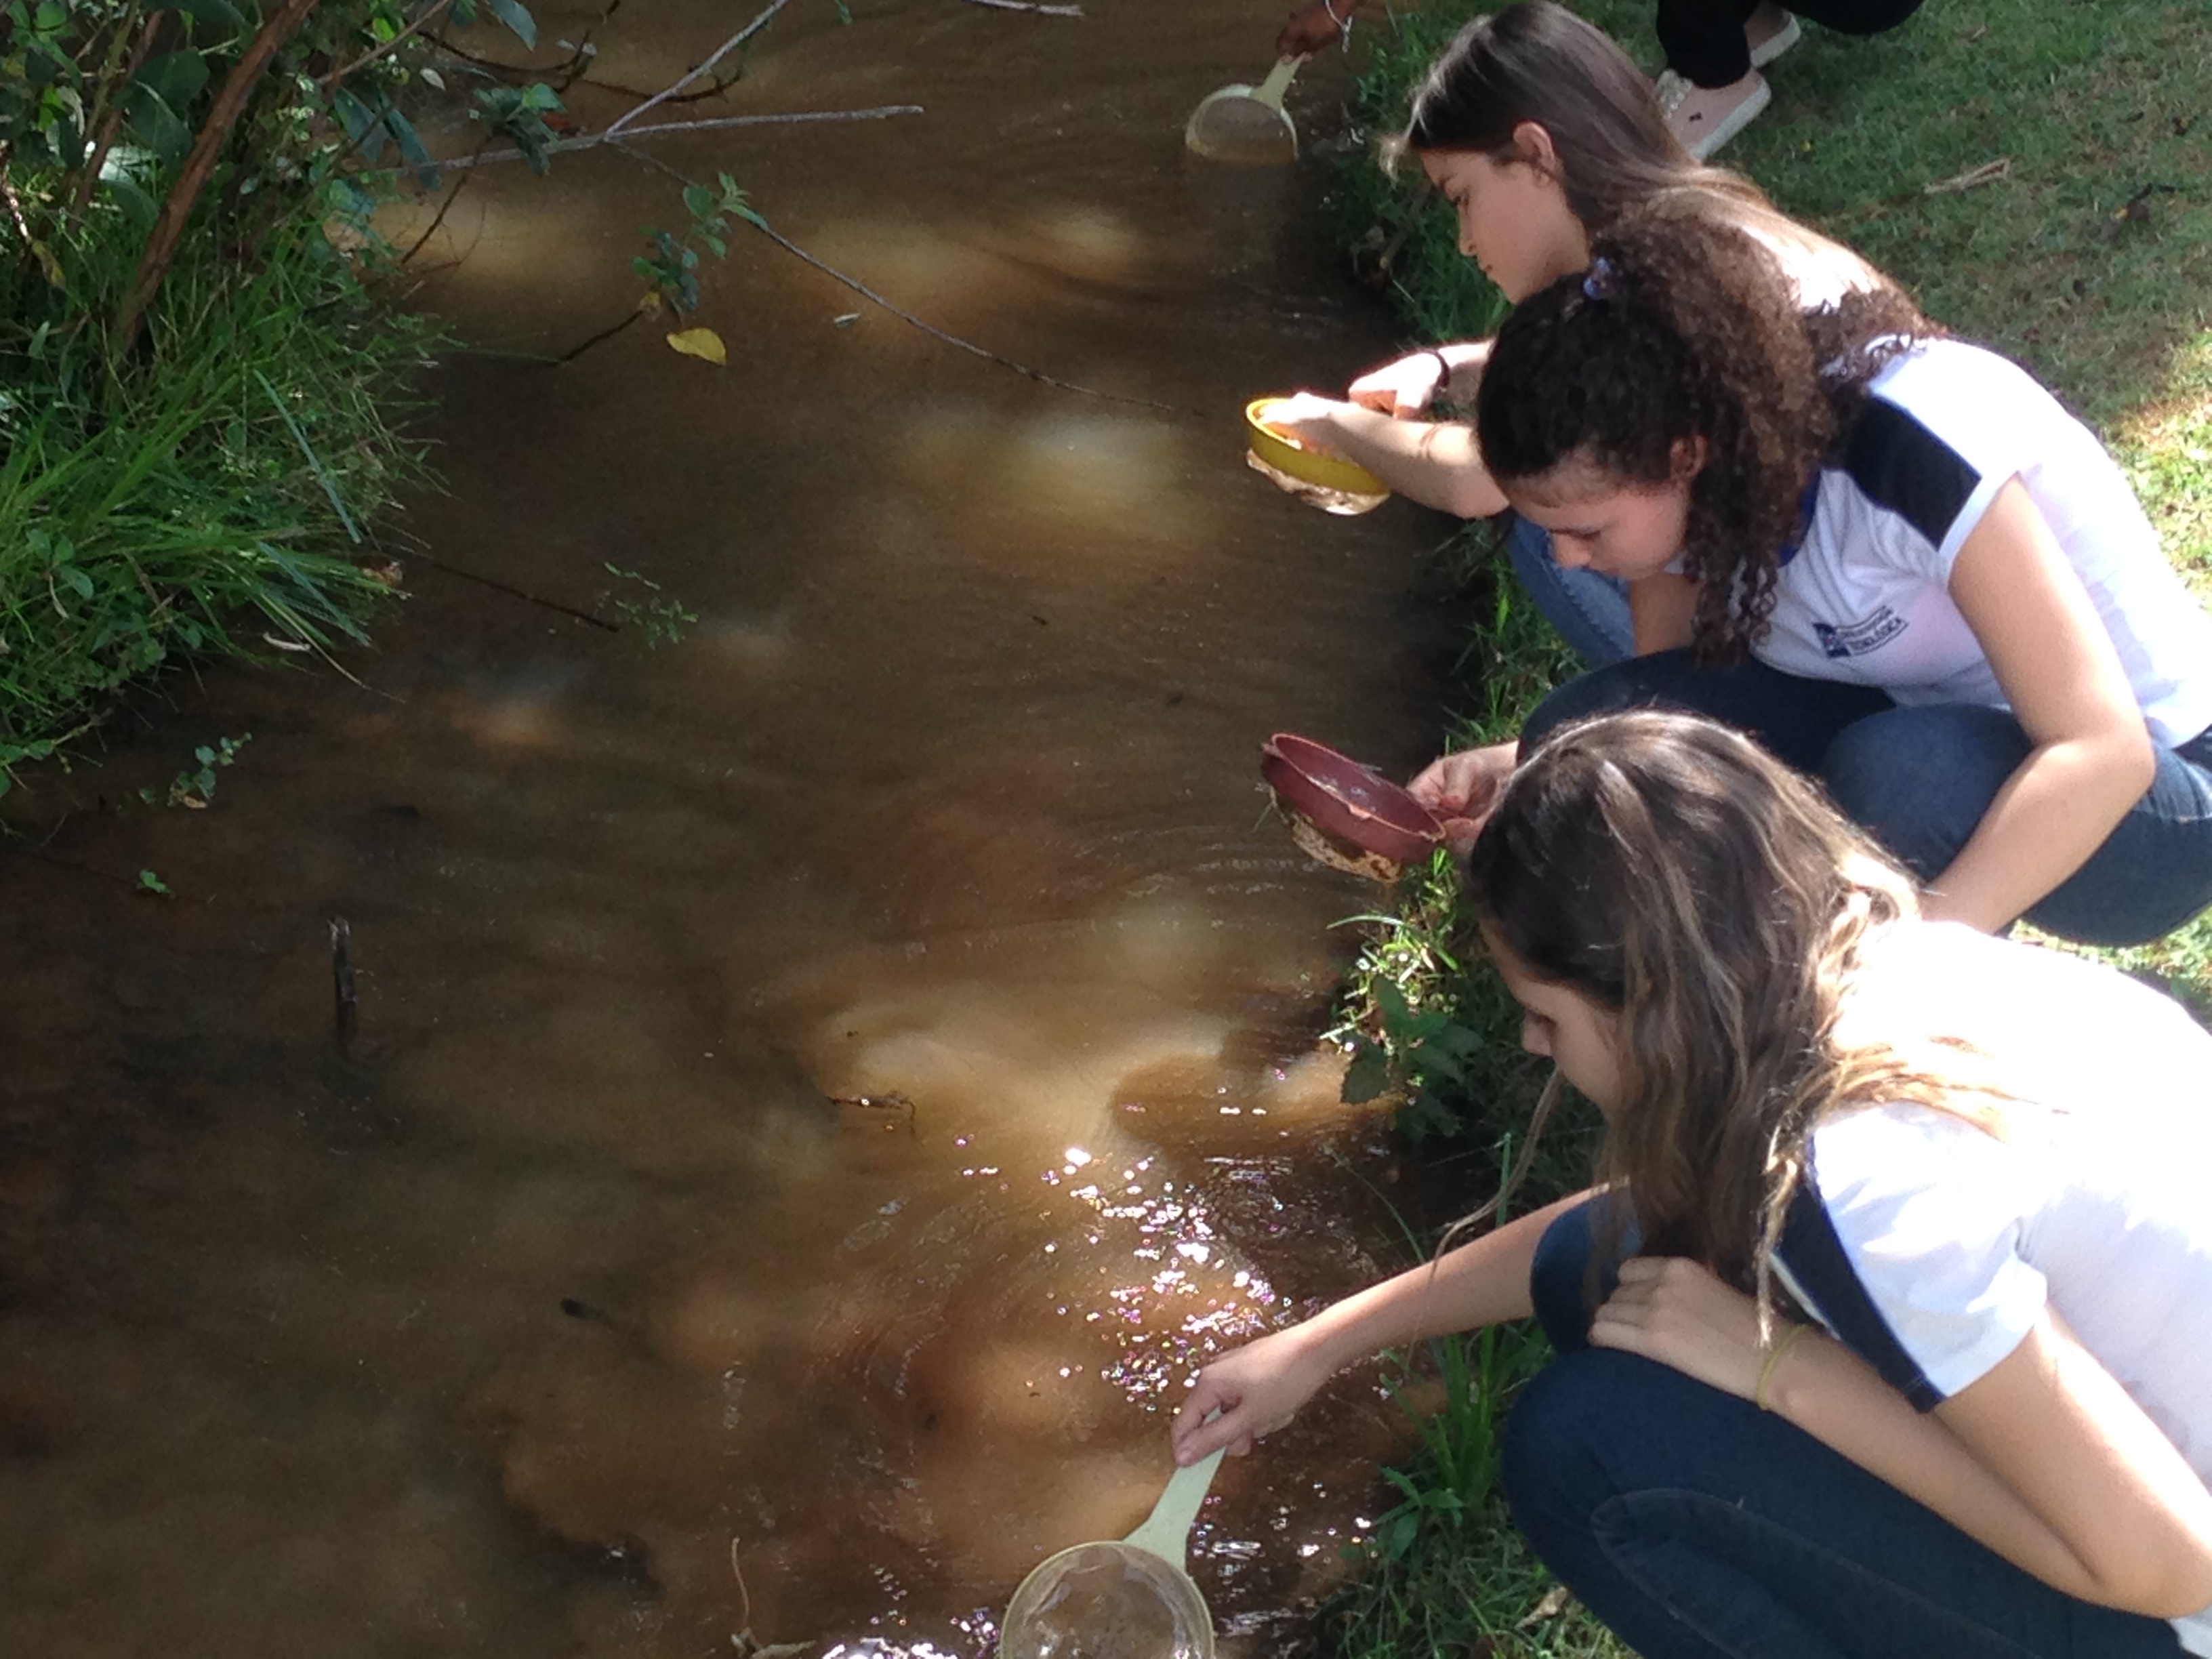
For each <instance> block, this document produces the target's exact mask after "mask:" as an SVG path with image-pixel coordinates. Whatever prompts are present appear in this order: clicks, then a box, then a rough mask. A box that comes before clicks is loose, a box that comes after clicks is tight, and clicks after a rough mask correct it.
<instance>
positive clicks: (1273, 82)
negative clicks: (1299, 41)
mask: <svg viewBox="0 0 2212 1659" xmlns="http://www.w3.org/2000/svg"><path fill="white" fill-rule="evenodd" d="M1304 61H1305V59H1304V58H1283V59H1281V60H1279V62H1278V63H1277V64H1276V65H1275V67H1274V68H1273V69H1271V70H1268V71H1267V79H1266V80H1264V81H1262V82H1260V84H1259V85H1258V86H1256V87H1255V88H1252V95H1253V97H1255V98H1256V99H1258V100H1260V101H1261V103H1263V104H1265V105H1267V107H1268V108H1270V109H1280V108H1282V106H1283V94H1285V93H1286V92H1288V91H1289V90H1290V89H1291V76H1294V75H1296V74H1297V72H1298V65H1299V64H1302V63H1304Z"/></svg>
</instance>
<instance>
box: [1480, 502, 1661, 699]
mask: <svg viewBox="0 0 2212 1659" xmlns="http://www.w3.org/2000/svg"><path fill="white" fill-rule="evenodd" d="M1512 517H1513V522H1512V524H1511V526H1510V528H1509V529H1508V530H1507V531H1506V532H1505V556H1506V557H1507V558H1508V559H1510V561H1512V564H1513V574H1515V575H1516V576H1518V577H1520V579H1521V586H1523V587H1525V588H1527V589H1528V597H1529V598H1530V599H1534V601H1535V602H1536V609H1537V610H1539V611H1542V612H1543V613H1544V617H1545V620H1547V622H1549V623H1551V624H1552V626H1553V627H1554V628H1556V629H1559V637H1560V638H1561V639H1563V640H1565V641H1566V642H1567V644H1568V645H1569V646H1570V647H1572V648H1573V649H1574V651H1575V653H1577V655H1579V656H1580V657H1581V658H1582V659H1583V661H1584V662H1586V663H1588V664H1589V665H1590V666H1591V667H1593V668H1602V667H1604V666H1605V665H1607V663H1615V662H1620V661H1622V660H1624V659H1626V658H1629V657H1632V656H1634V655H1635V654H1636V634H1635V630H1634V629H1632V628H1631V627H1630V626H1629V621H1628V584H1627V583H1626V582H1625V581H1621V580H1618V579H1616V578H1614V577H1612V576H1601V575H1599V574H1598V573H1597V572H1596V571H1595V570H1570V569H1568V568H1566V567H1565V566H1564V565H1562V564H1561V563H1560V562H1559V561H1558V560H1557V559H1554V558H1553V556H1552V538H1551V534H1550V532H1547V531H1544V530H1541V529H1539V528H1538V527H1537V526H1534V525H1533V524H1530V523H1529V522H1528V520H1526V519H1524V518H1522V516H1521V515H1520V514H1519V513H1515V514H1513V515H1512Z"/></svg>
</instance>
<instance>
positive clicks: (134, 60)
mask: <svg viewBox="0 0 2212 1659" xmlns="http://www.w3.org/2000/svg"><path fill="white" fill-rule="evenodd" d="M132 15H133V16H134V17H135V15H136V14H135V13H134V14H132ZM166 21H168V15H167V13H166V12H158V11H157V12H155V14H154V15H153V17H152V19H151V20H150V21H149V22H148V23H147V25H146V27H144V28H143V29H141V30H140V31H139V32H138V39H137V43H136V44H135V45H134V46H131V56H130V59H129V61H128V62H126V63H125V64H122V65H121V71H122V72H121V74H120V76H114V75H103V76H101V77H100V91H99V93H98V94H97V95H96V96H94V99H93V100H92V113H91V115H90V116H89V117H88V118H87V120H86V125H87V126H88V128H89V129H90V130H91V131H92V132H93V133H94V139H93V145H92V157H91V159H90V160H89V161H87V162H86V163H85V164H84V169H83V171H82V173H79V174H78V175H77V181H76V187H75V188H74V189H72V190H71V191H70V200H69V215H70V218H72V219H74V218H76V217H77V216H80V215H81V214H82V213H83V211H84V210H85V207H86V205H87V204H88V203H89V202H90V201H91V200H92V192H93V191H94V190H95V189H96V188H98V186H99V184H100V169H101V168H102V167H106V165H107V152H108V151H109V150H111V149H113V148H114V147H115V137H116V135H117V134H118V133H119V132H121V131H123V100H121V99H120V98H117V99H114V100H112V101H111V100H110V96H109V94H110V88H112V87H115V86H125V87H127V86H129V85H130V84H131V81H132V80H133V79H134V78H135V77H136V76H137V73H138V71H139V70H142V69H143V68H144V67H145V66H146V60H147V58H149V57H151V56H152V55H153V52H154V41H155V38H156V37H157V36H158V35H159V34H160V33H161V25H162V24H163V23H164V22H166ZM122 38H123V37H122V35H121V34H120V33H118V35H117V36H116V40H118V42H120V41H121V40H122ZM108 67H109V68H110V69H114V68H115V67H117V63H116V55H115V54H114V53H113V52H111V53H110V54H109V57H108Z"/></svg>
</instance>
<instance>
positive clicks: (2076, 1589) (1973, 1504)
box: [1771, 1332, 2100, 1601]
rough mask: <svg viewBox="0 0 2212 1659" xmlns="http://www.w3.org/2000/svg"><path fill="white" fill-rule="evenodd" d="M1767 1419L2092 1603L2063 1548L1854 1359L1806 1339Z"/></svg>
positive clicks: (1782, 1371) (2090, 1583)
mask: <svg viewBox="0 0 2212 1659" xmlns="http://www.w3.org/2000/svg"><path fill="white" fill-rule="evenodd" d="M1771 1395H1772V1401H1773V1406H1774V1409H1775V1410H1776V1411H1777V1412H1778V1413H1780V1414H1781V1415H1782V1416H1783V1417H1784V1418H1786V1419H1788V1420H1789V1421H1790V1422H1791V1423H1794V1424H1796V1425H1797V1426H1798V1427H1799V1428H1801V1429H1802V1430H1804V1431H1805V1432H1806V1433H1808V1434H1809V1435H1811V1436H1812V1437H1814V1439H1815V1440H1818V1441H1819V1442H1820V1443H1821V1444H1822V1445H1824V1446H1826V1447H1828V1448H1829V1449H1831V1450H1832V1451H1836V1452H1838V1453H1840V1454H1841V1455H1844V1457H1847V1458H1849V1459H1850V1461H1851V1462H1854V1463H1856V1464H1857V1465H1858V1466H1859V1467H1860V1468H1863V1469H1864V1470H1866V1471H1867V1473H1868V1474H1872V1475H1875V1476H1876V1477H1878V1478H1879V1479H1881V1480H1885V1481H1887V1483H1888V1484H1889V1485H1891V1486H1894V1487H1896V1488H1897V1489H1898V1491H1899V1492H1903V1493H1904V1494H1905V1496H1906V1497H1908V1498H1913V1499H1915V1500H1916V1501H1917V1502H1918V1503H1920V1504H1923V1505H1924V1506H1925V1507H1927V1508H1928V1509H1930V1510H1934V1511H1935V1512H1936V1514H1937V1515H1940V1516H1942V1517H1943V1519H1945V1520H1946V1521H1948V1522H1950V1523H1951V1524H1952V1525H1953V1526H1954V1527H1956V1528H1959V1530H1960V1531H1961V1532H1963V1533H1965V1534H1966V1535H1967V1536H1968V1537H1970V1538H1972V1539H1973V1540H1974V1541H1976V1542H1978V1543H1979V1544H1982V1545H1984V1547H1987V1548H1989V1549H1990V1550H1992V1551H1994V1552H1995V1553H1996V1554H1998V1555H2001V1556H2002V1557H2003V1558H2004V1559H2006V1560H2008V1561H2009V1562H2011V1563H2012V1564H2013V1565H2015V1566H2016V1567H2019V1568H2020V1569H2021V1570H2022V1571H2025V1572H2028V1573H2031V1574H2033V1576H2034V1577H2037V1578H2039V1579H2040V1580H2042V1581H2043V1582H2044V1583H2046V1584H2049V1585H2051V1587H2052V1588H2054V1589H2060V1590H2063V1591H2065V1592H2066V1593H2067V1594H2069V1595H2078V1596H2081V1597H2082V1598H2083V1599H2084V1600H2088V1601H2095V1600H2098V1599H2100V1598H2099V1597H2098V1595H2097V1594H2096V1589H2097V1585H2096V1581H2095V1579H2094V1578H2093V1576H2092V1575H2091V1574H2090V1572H2089V1571H2088V1570H2087V1568H2086V1567H2085V1566H2084V1565H2082V1563H2081V1559H2080V1557H2078V1556H2077V1555H2076V1554H2075V1553H2074V1551H2073V1550H2072V1549H2071V1548H2069V1547H2068V1546H2067V1544H2066V1542H2065V1541H2064V1540H2063V1539H2062V1538H2061V1537H2060V1536H2059V1535H2058V1534H2057V1533H2056V1532H2055V1531H2053V1530H2052V1529H2051V1528H2050V1527H2049V1526H2048V1525H2046V1524H2045V1522H2043V1521H2042V1520H2041V1518H2039V1516H2037V1515H2036V1514H2035V1512H2034V1511H2033V1510H2031V1509H2029V1508H2028V1507H2027V1504H2024V1503H2022V1502H2021V1499H2020V1498H2018V1497H2016V1496H2015V1494H2014V1492H2012V1490H2011V1488H2010V1487H2008V1486H2006V1485H2005V1484H2004V1483H2003V1482H2002V1480H1999V1479H1998V1478H1997V1477H1996V1475H1995V1474H1992V1473H1991V1472H1990V1470H1989V1469H1988V1468H1986V1467H1984V1465H1983V1463H1982V1462H1980V1461H1979V1460H1978V1458H1977V1457H1976V1456H1975V1455H1974V1454H1973V1453H1972V1451H1971V1450H1969V1449H1967V1447H1966V1445H1965V1444H1964V1443H1962V1442H1961V1441H1960V1439H1959V1438H1958V1437H1957V1436H1955V1435H1954V1434H1953V1433H1952V1432H1951V1431H1950V1430H1949V1429H1948V1428H1946V1427H1945V1426H1944V1425H1942V1423H1941V1422H1939V1421H1938V1420H1937V1419H1936V1418H1934V1417H1933V1416H1929V1415H1924V1414H1923V1413H1920V1412H1917V1411H1915V1410H1914V1409H1913V1408H1912V1406H1911V1403H1910V1402H1909V1401H1906V1400H1905V1396H1904V1395H1900V1394H1899V1393H1898V1392H1897V1390H1896V1389H1893V1388H1891V1387H1890V1386H1889V1384H1887V1383H1885V1382H1883V1381H1882V1380H1881V1377H1880V1376H1877V1375H1876V1374H1875V1371H1874V1370H1873V1369H1872V1368H1871V1367H1869V1365H1867V1364H1866V1363H1865V1362H1864V1361H1863V1360H1861V1359H1860V1358H1858V1357H1857V1355H1855V1354H1853V1353H1852V1352H1850V1350H1848V1349H1846V1348H1844V1346H1842V1345H1841V1344H1840V1343H1838V1342H1835V1341H1833V1340H1831V1339H1829V1338H1828V1337H1826V1336H1824V1335H1822V1334H1819V1333H1818V1332H1808V1333H1807V1334H1806V1335H1805V1336H1804V1338H1803V1339H1802V1340H1799V1341H1798V1342H1796V1345H1795V1346H1793V1347H1792V1348H1791V1350H1790V1353H1789V1354H1788V1355H1787V1356H1786V1358H1785V1359H1784V1363H1783V1364H1781V1365H1780V1366H1778V1368H1777V1370H1776V1372H1775V1376H1774V1385H1773V1388H1772V1390H1771Z"/></svg>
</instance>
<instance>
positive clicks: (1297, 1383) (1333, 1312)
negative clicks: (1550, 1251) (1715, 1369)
mask: <svg viewBox="0 0 2212 1659" xmlns="http://www.w3.org/2000/svg"><path fill="white" fill-rule="evenodd" d="M1589 1195H1590V1194H1589V1193H1586V1192H1585V1193H1577V1194H1575V1195H1574V1196H1573V1197H1572V1198H1563V1199H1561V1200H1559V1202H1558V1203H1556V1204H1549V1205H1547V1206H1545V1207H1544V1208H1542V1209H1541V1210H1532V1211H1530V1212H1528V1214H1527V1215H1524V1216H1522V1217H1521V1218H1519V1219H1517V1220H1515V1221H1510V1222H1508V1223H1507V1224H1506V1225H1504V1226H1503V1227H1500V1228H1498V1230H1497V1231H1494V1232H1489V1233H1485V1234H1484V1235H1483V1236H1482V1237H1480V1238H1478V1239H1475V1240H1474V1241H1473V1242H1472V1243H1467V1244H1462V1245H1461V1246H1460V1247H1459V1248H1458V1249H1455V1250H1451V1251H1449V1252H1447V1253H1446V1254H1445V1255H1441V1256H1439V1257H1437V1259H1436V1260H1435V1261H1431V1262H1425V1263H1424V1264H1423V1265H1421V1266H1420V1267H1409V1268H1407V1270H1406V1271H1405V1272H1404V1273H1400V1274H1399V1275H1398V1276H1397V1277H1396V1278H1395V1279H1384V1280H1383V1282H1382V1283H1381V1284H1380V1285H1371V1286H1370V1287H1369V1288H1368V1289H1366V1290H1364V1291H1360V1292H1359V1293H1358V1295H1356V1296H1349V1297H1346V1298H1345V1299H1344V1300H1343V1301H1341V1302H1339V1303H1336V1304H1333V1305H1332V1306H1330V1307H1328V1308H1326V1309H1324V1310H1322V1311H1321V1312H1320V1313H1317V1314H1316V1315H1315V1316H1313V1317H1312V1318H1311V1319H1309V1320H1308V1321H1306V1322H1305V1323H1304V1324H1303V1325H1294V1326H1292V1327H1291V1328H1290V1329H1289V1330H1286V1331H1278V1332H1276V1333H1275V1334H1273V1336H1263V1337H1261V1339H1260V1340H1258V1341H1256V1342H1252V1343H1248V1344H1247V1345H1245V1346H1243V1347H1241V1348H1238V1349H1236V1350H1235V1351H1233V1352H1230V1353H1226V1354H1224V1355H1223V1356H1222V1357H1221V1358H1218V1359H1217V1360H1215V1361H1214V1362H1213V1363H1212V1364H1210V1365H1208V1366H1206V1369H1205V1370H1201V1371H1200V1372H1199V1374H1198V1381H1197V1382H1196V1383H1194V1384H1193V1385H1192V1387H1191V1391H1190V1393H1189V1395H1188V1397H1186V1398H1185V1399H1184V1401H1183V1403H1182V1409H1180V1410H1179V1411H1177V1412H1176V1420H1175V1427H1174V1429H1173V1431H1171V1437H1172V1444H1173V1446H1174V1449H1175V1459H1176V1462H1178V1463H1194V1462H1197V1461H1198V1460H1199V1459H1200V1458H1201V1457H1203V1456H1205V1455H1206V1454H1207V1453H1208V1452H1211V1451H1212V1450H1213V1449H1215V1448H1216V1447H1219V1446H1226V1447H1227V1448H1228V1449H1230V1450H1231V1452H1232V1453H1235V1454H1237V1455H1239V1456H1241V1455H1243V1454H1244V1453H1246V1452H1248V1451H1249V1450H1251V1449H1252V1443H1253V1442H1254V1441H1255V1440H1257V1439H1258V1438H1259V1437H1261V1435H1263V1434H1268V1433H1272V1432H1273V1431H1274V1430H1276V1429H1279V1428H1280V1427H1282V1426H1283V1425H1284V1424H1285V1423H1287V1422H1289V1421H1290V1420H1291V1418H1292V1417H1294V1416H1296V1415H1297V1412H1298V1409H1299V1408H1300V1407H1303V1406H1304V1404H1305V1403H1306V1401H1308V1400H1310V1399H1311V1398H1312V1397H1313V1395H1314V1392H1315V1390H1316V1389H1319V1388H1320V1387H1321V1385H1322V1383H1326V1382H1328V1379H1329V1378H1330V1377H1332V1376H1335V1375H1336V1374H1337V1372H1339V1371H1340V1370H1343V1369H1344V1368H1345V1367H1346V1365H1349V1364H1353V1363H1354V1362H1355V1361H1358V1360H1361V1359H1364V1358H1367V1357H1368V1356H1369V1355H1370V1354H1376V1353H1380V1352H1382V1351H1383V1349H1385V1348H1395V1347H1400V1346H1403V1345H1405V1344H1407V1343H1409V1342H1418V1341H1419V1340H1421V1339H1422V1338H1424V1337H1430V1336H1442V1335H1444V1334H1447V1333H1449V1332H1452V1331H1466V1330H1474V1329H1475V1328H1478V1327H1480V1326H1484V1325H1494V1324H1497V1323H1498V1322H1500V1321H1501V1320H1507V1319H1522V1318H1525V1317H1527V1316H1528V1313H1529V1311H1530V1304H1529V1299H1528V1267H1529V1263H1530V1262H1531V1261H1533V1260H1534V1257H1535V1254H1536V1244H1537V1242H1538V1241H1539V1240H1540V1239H1541V1238H1542V1237H1543V1236H1544V1230H1545V1229H1546V1228H1547V1227H1548V1226H1550V1225H1552V1223H1553V1222H1554V1221H1556V1220H1557V1219H1559V1217H1560V1216H1562V1215H1564V1214H1565V1213H1566V1212H1568V1211H1569V1210H1571V1209H1572V1208H1574V1207H1575V1206H1577V1205H1578V1204H1581V1203H1583V1201H1584V1200H1587V1199H1588V1198H1589ZM1217 1409H1218V1411H1219V1412H1220V1413H1221V1415H1220V1416H1218V1417H1216V1418H1214V1419H1213V1420H1212V1422H1208V1421H1207V1420H1206V1419H1207V1416H1208V1415H1209V1414H1210V1413H1212V1412H1214V1411H1215V1410H1217Z"/></svg>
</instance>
